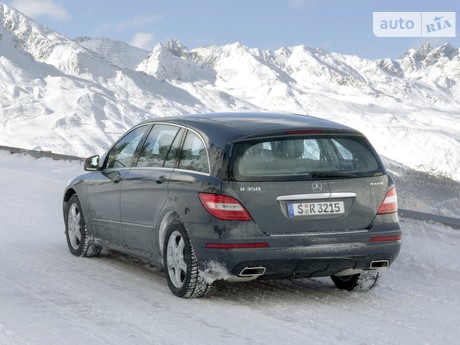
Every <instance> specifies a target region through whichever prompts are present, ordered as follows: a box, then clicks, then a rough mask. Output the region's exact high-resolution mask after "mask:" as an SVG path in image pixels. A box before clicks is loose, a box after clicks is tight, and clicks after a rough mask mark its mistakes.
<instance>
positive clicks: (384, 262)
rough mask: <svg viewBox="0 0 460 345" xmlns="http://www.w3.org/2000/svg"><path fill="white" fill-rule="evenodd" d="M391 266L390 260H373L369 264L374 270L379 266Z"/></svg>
mask: <svg viewBox="0 0 460 345" xmlns="http://www.w3.org/2000/svg"><path fill="white" fill-rule="evenodd" d="M388 267H390V262H389V261H388V260H375V261H371V263H370V264H369V268H370V269H373V270H377V269H379V268H388Z"/></svg>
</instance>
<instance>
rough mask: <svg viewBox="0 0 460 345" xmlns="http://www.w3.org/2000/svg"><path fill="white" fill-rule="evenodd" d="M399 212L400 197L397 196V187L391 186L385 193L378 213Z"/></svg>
mask: <svg viewBox="0 0 460 345" xmlns="http://www.w3.org/2000/svg"><path fill="white" fill-rule="evenodd" d="M395 212H398V197H397V196H396V188H394V187H393V188H391V189H390V190H389V191H388V193H387V194H386V195H385V199H383V202H382V204H381V205H380V207H379V210H378V211H377V214H388V213H395Z"/></svg>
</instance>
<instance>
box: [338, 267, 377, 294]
mask: <svg viewBox="0 0 460 345" xmlns="http://www.w3.org/2000/svg"><path fill="white" fill-rule="evenodd" d="M379 278H380V273H379V272H378V271H363V272H361V273H359V274H353V275H350V276H331V279H332V281H333V282H334V284H335V286H337V288H339V289H341V290H348V291H368V290H370V289H372V288H373V287H374V286H376V285H377V282H378V280H379Z"/></svg>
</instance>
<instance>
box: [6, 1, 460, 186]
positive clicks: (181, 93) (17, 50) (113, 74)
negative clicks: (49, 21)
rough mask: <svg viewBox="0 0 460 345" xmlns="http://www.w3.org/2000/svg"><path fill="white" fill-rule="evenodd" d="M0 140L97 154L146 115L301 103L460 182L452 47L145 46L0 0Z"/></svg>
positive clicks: (459, 74) (459, 55) (295, 108)
mask: <svg viewBox="0 0 460 345" xmlns="http://www.w3.org/2000/svg"><path fill="white" fill-rule="evenodd" d="M0 23H1V24H0V145H9V146H20V147H26V148H36V147H40V148H42V149H44V150H52V151H54V152H59V153H67V154H76V155H81V156H86V155H90V154H93V153H101V152H102V151H103V150H104V149H105V148H106V147H107V145H109V144H110V142H111V141H112V140H114V139H115V138H116V137H118V136H119V135H120V134H121V133H122V132H124V131H125V130H126V129H128V128H129V127H131V126H132V125H133V124H135V123H137V122H139V121H141V120H143V119H145V118H149V117H152V116H168V115H172V114H186V113H195V112H207V111H248V110H251V111H252V110H263V111H282V112H296V113H301V114H310V115H314V116H319V117H324V118H328V119H332V120H335V121H339V122H342V123H345V124H348V125H350V126H352V127H355V128H357V129H359V130H361V131H362V132H364V133H365V134H366V135H367V136H368V137H369V138H370V140H371V141H372V142H373V144H374V145H375V146H376V148H377V150H378V151H379V153H380V154H382V155H384V156H386V157H388V158H390V159H392V160H395V161H398V162H400V163H403V164H405V165H407V166H410V167H412V168H415V169H419V170H423V171H428V172H433V173H437V174H443V175H446V176H449V177H452V178H454V179H456V180H457V181H460V164H459V162H460V129H459V128H460V126H459V123H460V84H459V81H460V52H459V49H458V48H454V47H452V46H450V45H444V46H442V47H439V48H433V47H431V46H430V45H428V44H426V45H424V46H422V47H421V48H419V49H416V50H409V51H408V52H407V53H406V54H405V55H404V56H402V57H401V58H400V59H397V60H391V59H383V60H366V59H361V58H359V57H357V56H350V55H341V54H336V53H331V52H328V51H325V50H321V49H316V48H310V47H306V46H295V47H285V48H280V49H278V50H274V51H272V50H260V49H256V48H249V47H246V46H243V45H241V44H239V43H234V44H230V45H224V46H208V47H200V48H196V49H188V48H187V47H185V46H184V45H182V44H181V43H180V42H177V41H168V42H165V43H162V44H158V45H156V46H155V47H154V48H153V50H152V51H151V52H150V53H149V52H146V51H143V50H140V49H138V48H134V47H131V46H129V45H127V44H125V43H123V42H118V41H111V40H108V39H103V38H96V39H92V38H79V39H76V40H71V39H69V38H66V37H64V36H62V35H60V34H58V33H56V32H54V31H53V30H51V29H49V28H46V27H43V26H42V25H40V24H38V23H36V22H35V21H33V20H31V19H30V18H28V17H26V16H24V15H22V14H21V13H19V12H18V11H16V10H14V9H12V8H10V7H8V6H6V5H3V4H0Z"/></svg>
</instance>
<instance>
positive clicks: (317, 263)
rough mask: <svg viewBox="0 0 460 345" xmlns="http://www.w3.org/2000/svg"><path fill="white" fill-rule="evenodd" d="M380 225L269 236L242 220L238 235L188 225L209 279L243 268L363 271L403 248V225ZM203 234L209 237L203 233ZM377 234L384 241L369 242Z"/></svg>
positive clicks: (307, 273)
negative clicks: (218, 246)
mask: <svg viewBox="0 0 460 345" xmlns="http://www.w3.org/2000/svg"><path fill="white" fill-rule="evenodd" d="M229 225H230V224H227V226H229ZM378 225H379V224H375V223H374V226H373V228H372V229H370V230H361V231H348V232H343V233H341V234H338V233H334V234H327V233H326V234H314V235H311V234H310V235H308V234H302V235H296V236H269V235H266V234H263V233H262V232H261V231H260V230H258V231H256V229H254V228H252V227H251V225H250V224H249V223H246V225H245V227H246V229H245V230H246V232H244V233H241V232H240V236H222V234H225V232H219V236H216V232H215V230H216V228H217V229H219V228H218V227H216V226H215V225H214V226H212V228H211V229H207V225H204V224H200V225H197V224H189V225H188V226H187V228H188V229H189V231H191V233H192V236H191V239H192V244H193V247H194V250H195V254H196V256H197V259H198V263H199V269H200V271H201V272H203V273H204V275H205V277H206V278H208V280H210V281H212V280H216V279H224V280H232V279H233V280H238V279H235V278H237V277H241V276H242V275H241V272H242V271H243V270H244V269H245V268H263V272H264V273H263V275H255V276H254V277H253V278H260V279H264V278H267V279H271V278H289V277H299V278H300V277H322V276H330V275H334V274H337V273H339V274H340V273H341V272H343V271H345V270H349V271H360V270H366V269H371V262H373V261H387V262H388V265H391V264H392V263H393V262H394V260H395V259H396V257H397V256H398V254H399V251H400V248H401V240H400V236H401V229H400V227H399V223H393V224H392V226H391V225H390V224H388V223H385V224H382V226H381V227H379V226H378ZM227 229H228V228H227ZM195 230H196V231H195ZM241 230H242V229H240V231H241ZM209 231H211V232H209ZM230 233H231V231H230ZM206 234H208V235H210V236H203V235H206ZM243 234H244V235H243ZM256 234H258V235H257V236H256ZM200 235H201V236H200ZM227 235H228V232H227ZM376 237H378V238H380V239H384V240H382V241H379V242H373V241H372V240H371V239H373V238H376ZM385 239H388V240H385ZM209 243H213V244H214V243H219V244H228V243H259V244H260V243H264V244H267V245H268V246H267V248H233V249H216V248H209V247H207V244H209Z"/></svg>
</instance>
